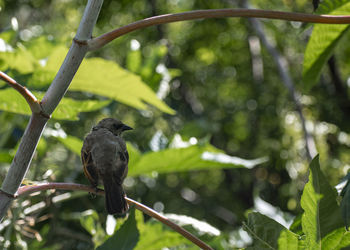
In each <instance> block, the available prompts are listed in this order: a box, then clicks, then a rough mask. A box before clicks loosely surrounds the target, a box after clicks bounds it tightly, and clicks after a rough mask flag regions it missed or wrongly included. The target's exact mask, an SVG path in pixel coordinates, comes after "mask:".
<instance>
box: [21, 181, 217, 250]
mask: <svg viewBox="0 0 350 250" xmlns="http://www.w3.org/2000/svg"><path fill="white" fill-rule="evenodd" d="M48 189H64V190H81V191H87V192H90V193H95V194H98V195H104V191H103V190H101V189H98V190H96V188H94V187H92V186H87V185H82V184H76V183H57V182H51V183H41V184H35V185H28V186H22V187H20V188H19V189H18V193H17V197H23V196H26V195H29V194H31V193H34V192H38V191H44V190H48ZM125 199H126V201H127V202H128V204H129V205H134V206H135V207H136V208H137V209H138V210H140V211H142V212H144V213H145V214H147V215H149V216H151V217H153V218H155V219H157V220H159V221H160V222H162V223H163V224H165V225H167V226H168V227H170V228H172V229H174V230H175V231H176V232H178V233H180V234H181V235H183V236H184V237H186V238H187V239H188V240H190V241H191V242H193V243H194V244H196V245H197V246H199V247H200V248H202V249H213V248H211V247H210V246H208V245H207V244H205V243H204V242H203V241H201V240H200V239H198V238H197V237H196V236H194V235H193V234H191V233H190V232H188V231H187V230H185V229H184V228H182V227H180V226H179V225H177V224H175V223H174V222H172V221H171V220H169V219H168V218H166V217H165V216H163V215H161V214H160V213H158V212H156V211H155V210H153V209H152V208H149V207H147V206H145V205H143V204H142V203H139V202H137V201H134V200H133V199H130V198H128V197H125Z"/></svg>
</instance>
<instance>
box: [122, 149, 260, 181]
mask: <svg viewBox="0 0 350 250" xmlns="http://www.w3.org/2000/svg"><path fill="white" fill-rule="evenodd" d="M130 157H131V156H130ZM265 161H266V159H265V158H260V159H254V160H245V159H242V158H238V157H232V156H229V155H226V154H224V153H223V152H222V151H221V150H219V149H217V148H215V147H213V146H211V145H210V144H205V145H193V146H190V147H187V148H171V149H165V150H161V151H158V152H149V153H145V154H143V155H142V157H140V159H139V160H138V161H136V162H133V164H131V163H130V164H129V165H130V167H129V175H130V176H135V175H140V174H149V173H152V172H153V171H156V172H158V173H170V172H180V171H191V170H208V169H211V170H212V169H222V168H241V167H246V168H252V167H253V166H255V165H257V164H261V163H263V162H265Z"/></svg>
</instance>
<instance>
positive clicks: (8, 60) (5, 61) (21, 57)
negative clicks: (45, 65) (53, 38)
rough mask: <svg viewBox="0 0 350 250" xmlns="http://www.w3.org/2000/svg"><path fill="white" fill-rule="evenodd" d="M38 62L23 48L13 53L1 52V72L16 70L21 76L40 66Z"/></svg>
mask: <svg viewBox="0 0 350 250" xmlns="http://www.w3.org/2000/svg"><path fill="white" fill-rule="evenodd" d="M38 64H39V63H38V62H37V60H35V58H34V56H33V55H32V54H31V53H30V51H28V50H26V49H25V48H23V47H20V48H17V49H16V50H15V51H11V52H0V70H1V71H8V70H15V71H17V72H19V73H21V74H28V73H31V72H33V71H34V69H35V67H36V66H38Z"/></svg>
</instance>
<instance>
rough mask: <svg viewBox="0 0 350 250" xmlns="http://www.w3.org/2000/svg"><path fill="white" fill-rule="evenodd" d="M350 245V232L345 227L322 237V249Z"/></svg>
mask: <svg viewBox="0 0 350 250" xmlns="http://www.w3.org/2000/svg"><path fill="white" fill-rule="evenodd" d="M349 246H350V232H349V231H346V230H345V228H344V227H342V228H338V229H336V230H334V231H333V232H331V233H330V234H328V235H327V236H326V237H324V238H323V239H322V249H332V250H338V249H344V247H349Z"/></svg>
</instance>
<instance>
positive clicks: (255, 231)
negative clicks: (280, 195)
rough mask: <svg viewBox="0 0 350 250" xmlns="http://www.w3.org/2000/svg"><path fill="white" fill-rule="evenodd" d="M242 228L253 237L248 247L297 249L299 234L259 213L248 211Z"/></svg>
mask: <svg viewBox="0 0 350 250" xmlns="http://www.w3.org/2000/svg"><path fill="white" fill-rule="evenodd" d="M244 230H245V231H247V232H248V233H249V234H250V235H251V236H252V237H253V238H254V243H253V246H251V247H249V248H248V249H299V248H301V244H302V242H299V236H298V235H297V234H295V233H293V232H291V231H289V230H288V229H287V228H285V227H284V226H282V225H281V224H279V223H278V222H276V221H274V220H272V219H270V218H269V217H267V216H265V215H262V214H260V213H250V214H249V215H248V223H247V224H244Z"/></svg>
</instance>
